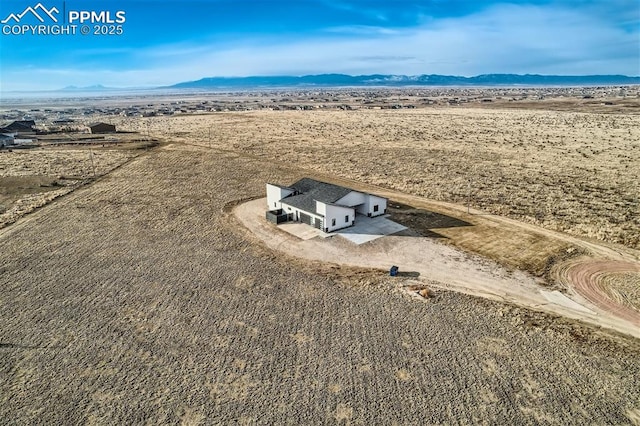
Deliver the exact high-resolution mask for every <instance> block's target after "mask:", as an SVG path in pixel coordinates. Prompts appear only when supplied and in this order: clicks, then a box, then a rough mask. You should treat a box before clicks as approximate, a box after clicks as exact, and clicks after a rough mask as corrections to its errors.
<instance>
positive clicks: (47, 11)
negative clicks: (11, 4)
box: [0, 3, 60, 24]
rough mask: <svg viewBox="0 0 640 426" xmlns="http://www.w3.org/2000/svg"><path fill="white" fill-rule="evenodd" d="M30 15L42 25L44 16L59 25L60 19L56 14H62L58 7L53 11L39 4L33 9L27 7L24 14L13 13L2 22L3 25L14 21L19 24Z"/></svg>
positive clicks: (53, 8)
mask: <svg viewBox="0 0 640 426" xmlns="http://www.w3.org/2000/svg"><path fill="white" fill-rule="evenodd" d="M38 12H40V13H38ZM28 13H31V14H32V15H33V16H35V17H36V19H37V20H38V21H40V22H42V23H44V18H43V16H45V17H49V19H51V20H52V21H53V22H55V23H57V22H58V18H56V16H55V15H54V14H58V13H60V11H59V10H58V9H57V8H56V7H52V8H51V9H47V8H46V7H44V6H43V5H42V3H38V4H37V5H35V6H34V7H31V6H29V7H27V8H26V9H25V10H24V11H23V12H22V13H18V14H15V13H12V14H10V15H9V16H7V17H6V18H5V19H3V20H2V21H0V22H1V23H3V24H8V23H9V21H14V22H15V23H16V24H17V23H19V22H20V20H22V18H24V16H25V15H27V14H28Z"/></svg>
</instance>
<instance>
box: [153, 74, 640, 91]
mask: <svg viewBox="0 0 640 426" xmlns="http://www.w3.org/2000/svg"><path fill="white" fill-rule="evenodd" d="M627 84H640V76H639V77H630V76H626V75H584V76H564V75H539V74H482V75H477V76H474V77H463V76H453V75H440V74H422V75H415V76H408V75H393V74H371V75H357V76H352V75H347V74H316V75H305V76H286V75H284V76H251V77H206V78H202V79H200V80H196V81H187V82H182V83H177V84H174V85H172V86H167V87H166V88H170V89H207V88H250V87H304V86H320V87H350V86H351V87H353V86H356V87H363V86H364V87H366V86H371V87H379V86H383V87H401V86H523V85H525V86H526V85H531V86H592V85H627Z"/></svg>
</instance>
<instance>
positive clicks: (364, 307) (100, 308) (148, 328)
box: [0, 114, 640, 425]
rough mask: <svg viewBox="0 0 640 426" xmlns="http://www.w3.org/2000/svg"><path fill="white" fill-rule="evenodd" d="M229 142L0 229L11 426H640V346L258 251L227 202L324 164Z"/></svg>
mask: <svg viewBox="0 0 640 426" xmlns="http://www.w3.org/2000/svg"><path fill="white" fill-rule="evenodd" d="M285 116H286V117H289V116H288V115H285ZM292 117H295V115H292ZM365 118H366V116H365ZM336 119H337V124H336V126H339V125H340V124H339V123H340V117H339V116H338V117H337V118H336ZM215 120H222V121H221V122H220V123H218V126H217V128H218V131H220V132H221V130H219V129H222V128H224V125H223V124H222V122H223V121H225V120H228V121H230V122H234V123H243V122H245V123H251V121H250V120H257V119H256V117H255V116H254V115H251V114H249V115H246V116H245V115H242V116H220V117H216V118H215ZM243 120H244V121H243ZM247 120H248V121H247ZM289 120H291V118H287V120H285V121H286V122H288V121H289ZM349 120H350V118H349ZM282 123H283V124H282V125H283V126H284V125H285V124H284V123H285V122H282ZM184 125H185V126H187V127H186V128H187V129H188V128H189V127H188V126H189V123H188V122H185V124H184ZM254 125H256V126H260V123H259V120H257V122H254ZM236 126H237V128H238V130H237V131H238V132H241V131H243V130H242V129H245V128H249V126H241V125H240V124H236ZM246 131H248V130H246ZM274 132H275V130H274ZM194 133H195V134H196V135H197V131H195V130H194ZM200 133H201V134H202V131H201V132H200ZM338 133H339V132H338ZM224 134H226V135H227V136H226V137H227V139H226V142H224V143H223V142H219V143H220V144H222V145H227V146H225V150H221V149H216V148H213V149H212V148H204V147H201V148H198V147H190V146H187V145H183V144H173V145H170V146H167V147H163V148H159V149H157V150H155V151H152V152H149V153H148V154H146V155H143V156H141V157H139V158H137V159H134V160H133V161H131V162H129V163H127V164H125V165H124V166H122V167H120V168H118V169H116V170H114V171H113V172H111V173H110V174H108V175H106V176H105V177H103V178H102V179H100V180H98V181H96V182H94V183H93V184H91V185H89V186H84V187H82V188H80V189H78V190H77V191H75V192H74V193H72V194H70V195H68V196H66V197H64V198H62V199H59V200H57V201H56V202H54V203H52V204H51V205H50V206H48V207H47V208H45V209H41V210H39V211H37V212H35V213H33V214H32V215H30V216H27V218H26V220H23V221H21V222H19V223H17V224H14V225H11V226H9V227H7V228H5V229H3V230H0V246H1V247H2V250H1V251H0V268H1V270H0V288H1V292H0V323H1V324H2V327H0V418H1V419H4V422H6V423H9V424H44V423H48V424H61V423H63V424H70V423H72V424H77V423H89V424H141V423H145V424H149V423H151V424H159V423H169V424H178V423H181V424H231V423H233V424H274V423H276V424H478V423H481V424H541V423H542V424H558V425H560V424H562V425H565V424H576V425H577V424H634V423H635V424H637V423H638V421H639V418H640V399H639V397H638V383H640V363H639V362H638V359H640V346H639V344H638V341H637V340H633V339H626V338H622V337H615V336H612V335H608V334H606V335H605V334H602V333H600V332H598V331H596V330H593V329H584V328H581V327H580V326H579V325H576V324H572V323H570V322H568V321H566V320H563V319H561V318H556V317H550V316H547V315H543V314H538V313H534V312H531V311H527V310H523V309H519V308H516V307H513V306H510V305H505V304H501V303H496V302H491V301H487V300H483V299H477V298H473V297H470V296H465V295H461V294H457V293H452V292H447V291H437V292H436V294H434V295H432V296H433V297H431V298H430V299H428V300H424V299H422V300H416V299H414V298H411V297H408V296H407V295H406V293H403V292H398V291H396V286H397V281H395V282H390V281H389V280H387V279H386V278H385V277H382V276H376V275H375V273H374V272H366V271H356V270H350V269H348V268H341V267H337V266H335V265H333V266H332V265H321V264H314V263H302V262H300V261H296V260H294V259H290V258H287V257H283V256H280V255H278V254H276V253H274V252H271V251H268V250H267V249H265V248H264V247H263V246H261V245H257V244H255V241H254V240H253V239H252V238H251V236H250V235H249V234H248V233H247V232H246V231H244V230H243V229H242V228H239V227H238V226H237V223H236V222H235V221H234V218H233V216H232V215H231V214H230V213H229V206H230V205H232V204H233V203H236V202H237V201H238V200H241V199H246V198H249V197H254V196H256V195H262V192H263V190H264V182H265V181H283V182H288V181H289V180H293V179H294V178H295V177H296V176H298V174H299V173H300V170H299V169H297V168H288V167H286V166H283V165H282V162H286V161H288V159H287V157H286V155H291V156H292V158H291V163H292V164H301V163H303V162H304V161H310V160H309V159H307V160H305V158H306V157H305V155H306V154H304V150H303V149H299V150H298V151H296V150H295V149H293V148H292V151H291V152H292V153H290V154H289V153H287V154H286V155H284V153H283V155H282V156H280V160H283V161H282V162H280V163H275V162H274V161H273V158H274V157H275V154H271V153H270V151H267V150H268V149H271V148H269V147H264V148H260V146H255V147H253V148H249V147H247V149H246V150H247V151H250V152H253V153H255V154H256V156H258V155H263V156H264V157H265V158H264V159H260V158H256V157H250V156H246V155H241V154H239V153H233V152H229V151H228V149H232V148H233V149H238V150H239V151H241V152H242V151H244V149H243V147H242V145H241V146H238V147H233V146H231V145H228V144H232V143H233V142H232V141H231V140H230V139H228V138H231V134H232V132H231V131H230V130H229V131H228V132H227V133H224ZM224 134H223V135H224ZM274 134H275V133H274ZM223 135H221V136H220V137H221V138H222V137H223ZM276 135H277V134H276ZM256 137H259V135H257V134H256ZM336 137H338V136H336ZM193 139H194V141H195V142H198V143H204V142H205V141H203V140H202V135H200V137H194V138H193ZM331 139H332V138H331ZM274 140H277V138H274ZM238 141H239V139H238ZM216 143H218V142H216ZM238 143H240V142H238ZM248 143H249V142H245V144H248ZM276 143H278V144H279V142H274V144H276ZM327 143H328V142H327ZM390 143H391V142H390ZM280 146H284V145H282V144H281V145H280ZM273 149H274V152H275V148H273ZM345 149H346V148H345ZM381 149H382V150H383V151H384V149H385V148H381ZM388 149H389V151H388V152H389V153H390V152H391V149H390V148H388ZM406 149H410V148H406ZM309 150H310V151H312V152H315V153H316V155H318V156H319V157H320V156H321V155H322V154H321V151H320V150H319V149H316V148H309ZM399 151H401V152H402V151H404V149H403V148H399ZM296 152H298V153H296ZM469 155H471V154H469ZM480 157H482V155H481V156H480ZM309 158H311V157H309ZM334 158H335V159H336V160H335V161H336V162H338V161H348V160H344V159H343V160H340V156H335V155H334ZM384 158H385V157H384V156H383V155H382V156H380V161H381V162H382V160H383V159H384ZM463 158H464V157H463ZM296 159H297V161H296ZM353 159H354V162H355V163H354V164H355V165H354V170H357V164H358V160H357V159H356V158H355V157H354V158H353ZM395 161H397V160H395ZM450 161H453V160H450ZM514 161H515V160H514ZM326 163H328V161H327V162H326ZM319 164H320V163H319ZM322 164H325V163H322ZM394 164H396V169H399V168H400V167H401V165H402V164H401V163H394ZM325 165H327V167H336V166H335V165H331V164H325ZM360 167H362V166H360ZM389 172H392V173H396V172H397V170H396V171H394V170H391V169H389ZM354 173H355V172H354ZM376 173H377V172H376ZM367 179H372V180H373V179H377V177H375V175H374V174H371V175H369V176H368V177H363V180H367ZM414 179H416V178H414ZM461 182H463V181H461ZM379 183H383V182H379ZM391 183H392V180H389V181H388V182H386V183H385V185H388V186H391ZM399 184H400V185H408V183H403V181H400V183H399ZM415 185H418V184H415ZM443 185H444V184H443ZM447 185H449V184H447ZM415 188H427V185H423V186H416V187H415ZM585 214H586V213H585ZM363 282H369V284H363Z"/></svg>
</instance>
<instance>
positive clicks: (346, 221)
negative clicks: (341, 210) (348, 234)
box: [344, 215, 349, 223]
mask: <svg viewBox="0 0 640 426" xmlns="http://www.w3.org/2000/svg"><path fill="white" fill-rule="evenodd" d="M344 223H349V216H348V215H347V216H345V217H344Z"/></svg>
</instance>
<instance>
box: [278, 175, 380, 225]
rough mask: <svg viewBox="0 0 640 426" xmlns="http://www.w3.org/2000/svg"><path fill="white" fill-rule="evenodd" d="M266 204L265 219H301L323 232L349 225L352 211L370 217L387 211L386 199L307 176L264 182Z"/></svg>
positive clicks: (352, 214)
mask: <svg viewBox="0 0 640 426" xmlns="http://www.w3.org/2000/svg"><path fill="white" fill-rule="evenodd" d="M267 203H268V210H269V211H268V212H267V219H268V220H270V221H272V222H275V223H281V222H284V221H288V220H291V221H298V222H303V223H306V224H308V225H311V226H314V227H316V228H318V229H321V230H323V231H324V232H332V231H335V230H338V229H342V228H347V227H349V226H352V225H353V224H354V223H355V220H356V213H359V214H361V215H365V216H369V217H372V216H379V215H382V214H384V213H385V212H386V210H387V199H386V198H383V197H378V196H377V195H372V194H366V193H364V192H360V191H355V190H353V189H349V188H345V187H343V186H338V185H333V184H330V183H326V182H320V181H317V180H314V179H309V178H303V179H300V180H299V181H297V182H295V183H293V184H292V185H290V186H279V185H273V184H270V183H268V184H267Z"/></svg>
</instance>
